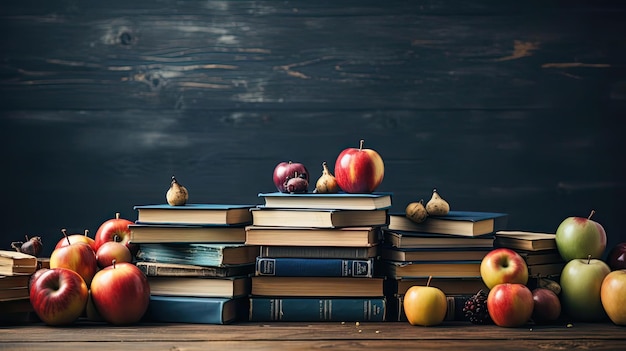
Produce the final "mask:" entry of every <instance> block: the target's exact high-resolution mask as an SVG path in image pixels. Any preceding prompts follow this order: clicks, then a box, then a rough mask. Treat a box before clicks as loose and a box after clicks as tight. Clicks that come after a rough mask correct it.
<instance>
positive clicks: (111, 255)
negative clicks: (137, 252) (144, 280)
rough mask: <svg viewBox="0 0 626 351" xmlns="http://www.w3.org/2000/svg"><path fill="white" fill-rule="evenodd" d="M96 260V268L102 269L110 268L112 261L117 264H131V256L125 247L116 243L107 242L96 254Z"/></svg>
mask: <svg viewBox="0 0 626 351" xmlns="http://www.w3.org/2000/svg"><path fill="white" fill-rule="evenodd" d="M96 260H97V261H98V267H100V268H104V267H107V266H110V265H111V264H112V262H113V260H115V261H116V262H118V263H122V262H129V263H130V262H133V255H132V254H131V253H130V250H129V249H128V247H126V245H124V244H122V243H120V242H117V241H107V242H105V243H104V244H102V245H101V246H100V248H99V249H98V252H96Z"/></svg>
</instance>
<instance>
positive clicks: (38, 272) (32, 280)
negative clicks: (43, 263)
mask: <svg viewBox="0 0 626 351" xmlns="http://www.w3.org/2000/svg"><path fill="white" fill-rule="evenodd" d="M48 270H50V268H39V269H38V270H36V271H35V273H33V274H31V276H30V279H28V291H31V290H33V284H34V283H35V280H37V279H38V278H39V277H40V276H41V275H42V274H44V273H45V272H46V271H48Z"/></svg>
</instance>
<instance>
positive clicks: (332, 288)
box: [251, 276, 385, 297]
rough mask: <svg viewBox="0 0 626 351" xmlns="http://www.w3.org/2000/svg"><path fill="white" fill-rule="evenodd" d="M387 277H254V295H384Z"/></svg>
mask: <svg viewBox="0 0 626 351" xmlns="http://www.w3.org/2000/svg"><path fill="white" fill-rule="evenodd" d="M383 282H384V278H367V279H363V278H353V277H270V276H254V277H252V292H251V293H252V295H254V296H270V297H276V296H281V297H289V296H295V297H354V296H359V297H382V296H384V295H385V294H384V288H383Z"/></svg>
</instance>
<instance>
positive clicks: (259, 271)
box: [255, 257, 374, 278]
mask: <svg viewBox="0 0 626 351" xmlns="http://www.w3.org/2000/svg"><path fill="white" fill-rule="evenodd" d="M373 269H374V259H373V258H372V259H367V260H352V259H334V258H288V257H279V258H270V257H257V259H256V273H255V274H256V275H271V276H277V277H281V276H282V277H363V278H371V277H372V273H373Z"/></svg>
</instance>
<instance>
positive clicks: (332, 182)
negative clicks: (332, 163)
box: [314, 161, 339, 194]
mask: <svg viewBox="0 0 626 351" xmlns="http://www.w3.org/2000/svg"><path fill="white" fill-rule="evenodd" d="M314 192H316V193H320V194H333V193H338V192H339V185H337V179H335V176H334V175H333V174H332V173H330V170H328V165H327V164H326V161H324V162H322V175H321V176H320V177H319V178H318V179H317V182H316V183H315V190H314Z"/></svg>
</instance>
